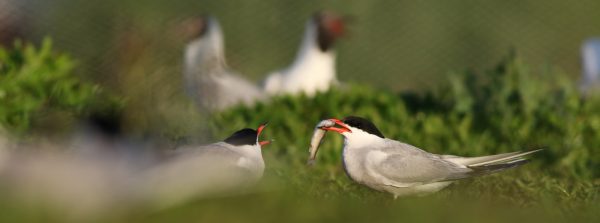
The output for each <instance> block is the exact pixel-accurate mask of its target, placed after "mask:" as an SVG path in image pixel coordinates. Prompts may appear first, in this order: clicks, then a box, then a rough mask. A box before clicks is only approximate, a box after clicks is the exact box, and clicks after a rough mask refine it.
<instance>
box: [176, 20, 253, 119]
mask: <svg viewBox="0 0 600 223" xmlns="http://www.w3.org/2000/svg"><path fill="white" fill-rule="evenodd" d="M186 25H187V31H188V33H189V34H190V35H191V36H192V41H191V42H189V43H188V44H187V46H186V48H185V55H184V59H185V61H184V71H183V76H184V82H185V83H184V84H185V88H186V91H187V93H188V94H189V95H190V97H192V98H193V99H194V101H195V102H196V104H198V105H199V106H200V107H201V108H203V109H205V110H209V111H215V110H223V109H226V108H228V107H231V106H234V105H238V104H245V105H252V104H254V103H255V102H256V101H260V100H263V99H265V95H264V94H263V91H262V89H260V88H259V87H258V85H257V84H255V83H252V82H250V81H248V80H247V79H245V78H243V77H241V76H240V75H239V74H237V73H236V72H234V71H232V70H231V69H230V68H229V67H228V66H227V63H226V62H225V50H224V46H223V32H222V31H221V26H220V25H219V22H218V21H217V20H216V19H215V18H213V17H209V16H202V17H198V18H195V19H192V20H189V21H188V22H187V24H186Z"/></svg>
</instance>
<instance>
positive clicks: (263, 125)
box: [256, 122, 271, 147]
mask: <svg viewBox="0 0 600 223" xmlns="http://www.w3.org/2000/svg"><path fill="white" fill-rule="evenodd" d="M268 124H269V123H268V122H267V123H264V124H261V125H259V126H258V128H257V129H256V132H258V133H257V134H256V137H257V138H258V137H260V133H262V131H263V130H264V129H265V128H266V127H267V125H268ZM269 143H271V140H267V141H259V142H258V144H259V145H260V146H261V147H262V146H264V145H268V144H269Z"/></svg>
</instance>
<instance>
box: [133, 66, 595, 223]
mask: <svg viewBox="0 0 600 223" xmlns="http://www.w3.org/2000/svg"><path fill="white" fill-rule="evenodd" d="M574 86H575V85H574V84H573V83H572V81H570V80H568V79H566V78H565V75H564V74H562V73H560V72H557V71H554V70H552V69H549V70H545V71H538V72H536V71H534V70H532V69H531V68H529V67H528V66H526V65H525V64H524V63H523V61H521V60H520V59H519V58H516V57H514V56H510V57H507V58H506V59H505V60H504V61H502V62H501V63H500V64H499V65H498V66H496V67H494V68H492V69H490V70H488V71H486V72H483V73H462V74H453V75H451V76H450V77H449V78H448V81H447V82H446V84H443V85H441V86H440V87H439V88H437V89H435V90H431V91H426V92H423V93H420V94H415V93H410V92H405V93H402V94H395V93H392V92H389V91H385V90H380V89H374V88H371V87H366V86H361V85H349V86H343V87H341V88H339V89H334V90H332V91H329V92H326V93H321V94H318V95H317V96H316V97H314V98H307V97H303V96H300V97H291V96H284V97H279V98H275V99H273V100H272V101H271V102H269V103H266V104H260V105H257V106H255V107H252V108H245V107H237V108H233V109H231V110H229V111H225V112H222V113H218V114H214V115H213V116H212V118H211V119H209V120H210V129H209V132H211V133H212V134H213V136H214V138H217V139H218V138H223V137H225V136H227V135H228V134H230V133H231V132H232V131H234V130H236V129H239V128H242V127H256V126H258V124H260V123H262V122H264V121H269V123H270V125H269V127H268V129H267V130H266V131H265V135H264V138H273V139H275V140H276V141H275V142H274V143H273V144H272V145H269V146H267V147H266V148H264V149H263V154H264V156H265V159H266V160H265V162H266V164H267V167H268V169H267V171H266V174H265V175H266V176H265V179H264V180H263V183H262V184H261V185H260V186H259V190H258V191H259V192H257V193H254V194H250V195H245V196H239V197H229V198H219V199H208V200H199V201H196V202H194V203H191V204H188V205H183V206H180V207H177V208H173V209H169V210H165V211H162V212H159V213H153V214H150V215H141V216H136V217H133V219H134V220H135V221H148V220H149V221H156V222H160V221H171V220H174V219H175V220H180V221H184V220H190V219H193V220H197V221H202V222H214V221H226V222H248V221H251V222H252V221H254V222H275V221H285V222H308V221H320V222H347V221H377V222H400V221H407V222H414V221H429V222H435V221H438V222H439V221H444V222H506V221H519V222H522V221H531V222H572V221H574V222H583V221H588V222H594V221H598V220H600V214H599V213H600V203H599V202H600V138H599V137H598V134H599V133H600V110H599V109H600V106H599V105H600V101H598V100H597V99H594V98H588V99H583V98H582V97H580V95H579V94H578V92H577V91H576V89H575V87H574ZM347 115H359V116H363V117H366V118H369V119H370V120H372V121H373V122H374V123H375V124H376V125H378V126H379V127H380V129H381V131H382V132H383V133H384V135H386V137H388V138H392V139H398V140H401V141H404V142H407V143H410V144H413V145H416V146H418V147H421V148H423V149H425V150H428V151H430V152H435V153H442V154H456V155H465V156H475V155H486V154H494V153H500V152H511V151H517V150H531V149H537V148H544V151H543V152H540V153H538V154H536V155H534V156H533V157H532V160H533V162H532V163H530V164H528V165H525V166H523V167H520V168H517V169H513V170H509V171H506V172H503V173H498V174H494V175H491V176H484V177H479V178H475V179H468V180H462V181H459V182H457V183H456V184H453V185H452V186H450V187H448V188H447V189H445V190H442V191H441V192H439V193H437V194H433V195H430V196H425V197H408V198H400V199H397V200H393V199H392V197H391V195H389V194H385V193H381V192H377V191H373V190H370V189H368V188H366V187H364V186H361V185H358V184H355V183H353V182H352V181H351V180H350V179H349V178H348V177H347V176H346V175H345V173H344V171H343V168H342V164H341V158H340V154H341V148H342V137H340V136H339V135H336V134H332V133H328V135H327V136H326V138H325V141H324V143H323V145H322V148H321V150H320V152H319V154H318V158H317V163H316V166H314V167H308V166H306V165H305V162H306V158H307V156H308V151H307V150H308V146H309V140H310V138H309V137H310V136H311V133H312V130H313V127H314V125H315V124H316V123H317V122H318V121H319V120H321V119H323V118H328V117H338V118H341V117H344V116H347Z"/></svg>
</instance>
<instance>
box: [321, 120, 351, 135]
mask: <svg viewBox="0 0 600 223" xmlns="http://www.w3.org/2000/svg"><path fill="white" fill-rule="evenodd" d="M329 120H330V121H332V122H335V124H337V125H339V126H340V127H339V128H338V127H334V126H331V127H323V128H322V129H324V130H327V131H334V132H337V133H339V134H342V133H344V132H352V131H351V130H350V128H349V127H348V126H347V125H346V124H344V122H342V121H341V120H339V119H335V118H330V119H329Z"/></svg>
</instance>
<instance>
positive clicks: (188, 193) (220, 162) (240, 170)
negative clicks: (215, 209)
mask: <svg viewBox="0 0 600 223" xmlns="http://www.w3.org/2000/svg"><path fill="white" fill-rule="evenodd" d="M265 127H266V124H262V125H260V126H259V127H258V128H257V129H256V130H254V129H250V128H245V129H242V130H239V131H236V132H235V133H233V134H232V135H231V136H229V137H228V138H226V139H225V140H223V141H221V142H216V143H212V144H209V145H203V146H184V147H181V148H177V149H176V150H174V151H173V152H172V153H171V154H169V156H170V157H169V158H168V159H167V160H166V161H165V162H164V163H163V164H161V165H158V166H156V167H155V168H153V169H152V170H150V171H149V172H147V173H146V174H145V177H143V178H142V180H141V181H140V184H139V185H141V186H140V188H142V189H141V190H140V191H141V192H142V197H144V198H150V200H151V201H150V202H154V204H156V205H158V206H160V207H168V206H172V205H174V204H178V203H181V202H183V201H186V200H187V199H191V198H194V197H197V196H215V195H223V194H224V193H226V194H235V193H236V192H238V191H243V189H245V188H248V187H250V186H253V185H254V184H255V183H257V182H258V181H259V180H260V179H261V178H262V175H263V171H264V168H265V164H264V161H263V157H262V152H261V148H262V146H264V145H267V144H269V143H270V142H271V141H259V140H258V138H259V136H260V134H261V132H262V131H263V130H264V128H265Z"/></svg>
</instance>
